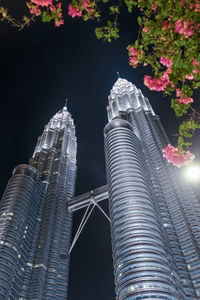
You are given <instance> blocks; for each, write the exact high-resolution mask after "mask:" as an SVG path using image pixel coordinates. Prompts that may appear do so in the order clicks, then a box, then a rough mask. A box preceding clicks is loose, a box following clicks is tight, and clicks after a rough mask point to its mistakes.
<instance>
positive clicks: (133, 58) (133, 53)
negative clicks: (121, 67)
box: [129, 47, 140, 68]
mask: <svg viewBox="0 0 200 300" xmlns="http://www.w3.org/2000/svg"><path fill="white" fill-rule="evenodd" d="M129 55H130V57H129V65H130V66H132V67H134V68H136V67H137V65H138V62H139V58H140V55H139V51H138V50H136V49H135V48H134V47H131V48H129Z"/></svg>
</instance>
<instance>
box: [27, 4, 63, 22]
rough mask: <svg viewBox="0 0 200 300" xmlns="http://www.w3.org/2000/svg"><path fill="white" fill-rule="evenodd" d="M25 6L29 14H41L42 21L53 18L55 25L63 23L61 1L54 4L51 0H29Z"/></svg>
mask: <svg viewBox="0 0 200 300" xmlns="http://www.w3.org/2000/svg"><path fill="white" fill-rule="evenodd" d="M27 6H28V8H29V10H30V13H31V14H34V15H36V16H39V15H42V20H43V22H49V21H51V20H54V21H55V26H56V27H59V26H60V25H62V24H64V20H63V17H62V9H61V2H59V3H57V4H56V5H54V4H53V0H31V1H30V2H27ZM44 8H45V10H44Z"/></svg>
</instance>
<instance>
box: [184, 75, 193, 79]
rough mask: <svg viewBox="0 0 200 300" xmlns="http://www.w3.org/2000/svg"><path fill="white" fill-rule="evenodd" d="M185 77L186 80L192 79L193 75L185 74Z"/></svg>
mask: <svg viewBox="0 0 200 300" xmlns="http://www.w3.org/2000/svg"><path fill="white" fill-rule="evenodd" d="M185 78H186V79H188V80H193V79H194V75H191V74H187V75H186V76H185Z"/></svg>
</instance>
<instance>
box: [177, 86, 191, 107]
mask: <svg viewBox="0 0 200 300" xmlns="http://www.w3.org/2000/svg"><path fill="white" fill-rule="evenodd" d="M176 97H177V98H178V102H179V103H183V104H185V105H187V104H189V103H192V102H193V99H192V98H190V97H187V96H185V95H184V94H183V93H182V92H181V90H180V89H179V88H178V89H176Z"/></svg>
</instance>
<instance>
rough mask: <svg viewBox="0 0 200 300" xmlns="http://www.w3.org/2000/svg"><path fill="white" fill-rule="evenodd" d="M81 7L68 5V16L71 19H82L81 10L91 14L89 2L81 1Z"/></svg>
mask: <svg viewBox="0 0 200 300" xmlns="http://www.w3.org/2000/svg"><path fill="white" fill-rule="evenodd" d="M81 6H82V7H83V9H81V7H80V6H77V7H75V6H73V5H72V4H69V6H68V15H70V16H71V17H72V18H75V17H82V16H83V14H82V12H83V10H86V11H87V12H93V8H90V7H89V6H90V2H89V0H83V2H82V4H81Z"/></svg>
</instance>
